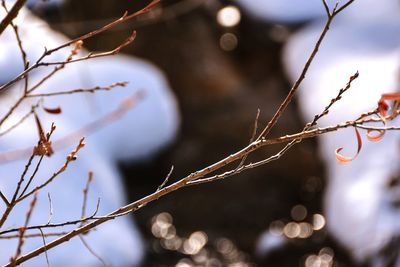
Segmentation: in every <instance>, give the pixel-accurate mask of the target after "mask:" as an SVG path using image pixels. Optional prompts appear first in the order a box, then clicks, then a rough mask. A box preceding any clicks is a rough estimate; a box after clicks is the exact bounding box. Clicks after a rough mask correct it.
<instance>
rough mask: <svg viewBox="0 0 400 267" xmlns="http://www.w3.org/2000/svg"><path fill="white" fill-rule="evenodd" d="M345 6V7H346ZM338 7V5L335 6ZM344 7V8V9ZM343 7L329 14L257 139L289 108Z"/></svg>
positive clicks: (347, 4)
mask: <svg viewBox="0 0 400 267" xmlns="http://www.w3.org/2000/svg"><path fill="white" fill-rule="evenodd" d="M352 2H353V0H351V1H349V2H348V3H346V5H345V7H347V6H349V5H350V4H351V3H352ZM345 7H344V8H345ZM335 8H336V7H335ZM344 8H343V9H344ZM343 9H342V8H340V9H339V10H337V11H336V10H335V9H334V11H333V12H332V14H331V15H329V16H328V18H327V20H326V23H325V26H324V28H323V30H322V32H321V34H320V36H319V38H318V40H317V42H316V43H315V46H314V48H313V50H312V52H311V54H310V56H309V58H308V60H307V62H306V63H305V65H304V67H303V70H302V72H301V74H300V76H299V78H298V79H297V80H296V82H295V83H294V84H293V86H292V88H291V89H290V91H289V93H288V94H287V96H286V98H285V99H284V100H283V102H282V103H281V104H280V106H279V108H278V109H277V110H276V112H275V114H274V115H273V116H272V118H271V120H270V121H269V122H268V124H267V126H266V127H265V128H264V130H263V131H262V132H261V134H260V135H259V137H258V138H257V140H259V139H261V138H262V137H265V136H267V135H268V133H269V132H270V131H271V129H272V128H273V127H274V126H275V124H276V123H277V121H278V120H279V118H280V117H281V115H282V113H283V112H284V111H285V109H286V108H287V106H288V105H289V103H290V102H291V101H292V99H293V97H294V94H295V93H296V91H297V90H298V89H299V87H300V85H301V83H302V82H303V80H304V78H305V77H306V73H307V72H308V69H309V67H310V66H311V63H312V62H313V60H314V58H315V56H316V54H317V52H318V50H319V48H320V46H321V43H322V41H323V40H324V38H325V36H326V33H327V32H328V30H329V27H330V25H331V23H332V21H333V19H334V18H335V16H336V15H337V14H339V13H340V11H342V10H343Z"/></svg>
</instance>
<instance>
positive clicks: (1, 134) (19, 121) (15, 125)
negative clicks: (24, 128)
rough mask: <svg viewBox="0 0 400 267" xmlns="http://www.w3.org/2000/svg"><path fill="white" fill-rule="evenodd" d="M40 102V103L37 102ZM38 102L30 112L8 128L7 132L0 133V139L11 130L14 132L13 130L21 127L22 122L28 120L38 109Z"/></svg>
mask: <svg viewBox="0 0 400 267" xmlns="http://www.w3.org/2000/svg"><path fill="white" fill-rule="evenodd" d="M39 102H40V101H39ZM39 102H38V103H37V104H35V105H34V106H32V108H31V110H30V111H29V112H28V113H26V114H25V115H24V116H22V117H21V119H19V120H18V121H17V122H16V123H15V124H14V125H12V126H11V127H10V128H8V129H7V130H5V131H3V132H1V133H0V137H2V136H4V135H6V134H7V133H9V132H11V131H12V130H14V129H15V128H17V127H18V126H19V125H21V124H22V123H24V121H25V120H26V119H28V118H29V117H30V116H31V115H32V114H33V113H34V112H35V110H36V108H38V107H39Z"/></svg>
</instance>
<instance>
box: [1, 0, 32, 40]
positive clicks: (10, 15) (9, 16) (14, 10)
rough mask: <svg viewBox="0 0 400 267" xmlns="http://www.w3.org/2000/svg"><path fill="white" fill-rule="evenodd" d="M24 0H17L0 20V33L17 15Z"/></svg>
mask: <svg viewBox="0 0 400 267" xmlns="http://www.w3.org/2000/svg"><path fill="white" fill-rule="evenodd" d="M25 3H26V0H17V1H16V2H15V4H14V5H13V7H12V8H11V9H10V11H9V12H8V13H7V15H6V16H5V17H4V18H3V20H2V21H1V22H0V35H1V34H2V33H3V32H4V30H5V29H6V28H7V26H8V25H9V24H10V23H11V22H12V21H13V19H15V18H16V17H17V16H18V13H19V11H20V10H21V8H22V7H23V6H24V5H25Z"/></svg>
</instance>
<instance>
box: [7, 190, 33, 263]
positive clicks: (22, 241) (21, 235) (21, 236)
mask: <svg viewBox="0 0 400 267" xmlns="http://www.w3.org/2000/svg"><path fill="white" fill-rule="evenodd" d="M36 201H37V194H35V195H34V196H33V199H32V201H31V203H30V205H29V209H28V212H27V213H26V217H25V225H24V226H23V227H21V228H20V229H19V239H18V246H17V250H16V252H15V255H14V257H11V260H10V262H11V263H12V264H13V265H14V266H16V265H17V264H16V259H17V258H18V257H19V256H20V255H21V252H22V247H23V245H24V244H25V237H24V235H25V230H26V227H27V226H28V224H29V220H30V219H31V216H32V213H33V209H34V208H35V205H36Z"/></svg>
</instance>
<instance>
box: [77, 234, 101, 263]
mask: <svg viewBox="0 0 400 267" xmlns="http://www.w3.org/2000/svg"><path fill="white" fill-rule="evenodd" d="M79 239H80V240H81V241H82V244H83V245H84V246H85V248H86V249H87V250H88V251H89V253H90V254H92V255H93V256H94V257H95V258H96V259H98V260H99V261H100V262H101V264H102V265H103V266H108V264H107V262H106V261H105V260H104V259H103V258H102V257H100V255H99V254H97V253H96V252H95V251H94V250H93V249H92V248H91V247H90V245H89V244H88V243H87V242H86V240H85V239H84V238H83V236H82V235H80V236H79Z"/></svg>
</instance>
